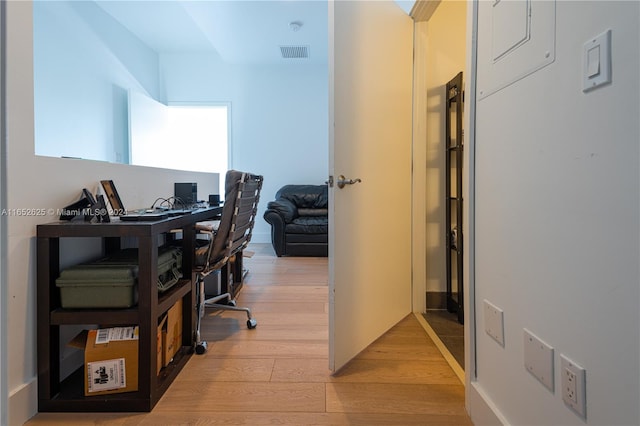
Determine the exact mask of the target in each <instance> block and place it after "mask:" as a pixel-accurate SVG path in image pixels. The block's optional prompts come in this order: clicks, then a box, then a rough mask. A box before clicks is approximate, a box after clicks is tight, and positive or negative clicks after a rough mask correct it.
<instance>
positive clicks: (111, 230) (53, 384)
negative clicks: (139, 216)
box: [37, 207, 222, 412]
mask: <svg viewBox="0 0 640 426" xmlns="http://www.w3.org/2000/svg"><path fill="white" fill-rule="evenodd" d="M221 212H222V208H221V207H215V208H207V209H201V210H197V211H195V212H193V213H192V214H187V215H182V216H176V217H172V218H168V219H164V220H159V221H157V222H120V221H117V220H115V221H112V222H111V223H89V222H55V223H50V224H44V225H38V228H37V262H38V265H37V269H38V272H37V288H38V296H37V310H38V312H37V322H38V326H37V327H38V330H37V336H38V410H39V411H77V412H114V411H117V412H123V411H151V409H152V408H153V407H154V406H155V404H156V403H157V402H158V400H159V399H160V397H162V395H163V394H164V392H165V391H166V390H167V389H168V387H169V385H170V384H171V382H172V381H173V380H174V379H175V378H176V376H177V375H178V373H179V372H180V370H181V369H182V368H183V367H184V365H185V364H186V363H187V361H188V359H189V357H190V356H191V354H192V353H193V330H194V329H195V320H196V318H195V315H194V313H193V309H190V307H193V306H195V302H196V300H195V298H196V295H195V280H194V278H195V277H194V275H193V274H192V273H188V272H186V271H191V270H192V269H193V252H194V247H193V244H194V239H195V232H194V226H193V225H194V223H195V222H198V221H202V220H207V219H211V218H214V217H216V216H218V215H219V214H220V213H221ZM175 229H181V230H182V233H183V239H182V241H183V257H182V270H183V275H184V279H182V280H180V281H179V282H178V283H177V284H175V285H174V286H173V287H172V288H171V289H169V290H167V291H166V292H164V293H162V294H159V292H158V290H157V284H156V282H157V277H158V272H157V256H158V253H157V246H158V240H159V237H160V236H161V235H163V234H167V233H169V232H170V231H171V230H175ZM90 237H94V238H95V237H98V238H101V239H102V241H103V246H104V249H105V252H109V251H112V250H116V249H118V248H120V239H121V238H123V237H135V238H136V239H137V242H138V282H137V286H138V304H137V305H136V306H135V307H133V308H128V309H63V308H62V307H61V306H60V294H59V292H58V289H57V288H56V286H55V280H56V278H57V277H58V276H59V274H60V239H62V238H90ZM178 300H182V303H183V309H182V316H183V317H182V324H183V329H182V348H181V349H180V350H179V351H178V354H176V356H174V358H173V361H172V362H171V364H169V365H168V366H167V367H164V368H163V369H162V370H161V371H160V374H156V372H157V370H156V367H157V358H156V354H157V352H156V350H157V339H156V332H157V324H158V319H159V318H160V316H161V315H162V314H164V313H165V312H166V311H167V310H169V308H170V307H171V306H173V304H174V303H176V302H177V301H178ZM85 324H100V325H101V326H128V325H137V326H139V341H138V390H137V391H135V392H127V393H120V394H113V395H100V396H88V397H87V396H84V372H83V371H84V370H83V367H80V368H78V369H77V370H76V371H75V372H73V373H72V374H71V375H69V376H68V377H66V378H64V379H63V380H61V377H60V376H61V375H60V370H61V365H60V362H61V360H60V349H61V348H60V345H61V344H60V328H61V327H64V326H69V325H85Z"/></svg>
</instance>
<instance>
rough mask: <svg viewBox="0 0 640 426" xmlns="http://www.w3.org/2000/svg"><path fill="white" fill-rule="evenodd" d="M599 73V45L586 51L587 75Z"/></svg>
mask: <svg viewBox="0 0 640 426" xmlns="http://www.w3.org/2000/svg"><path fill="white" fill-rule="evenodd" d="M598 74H600V46H595V47H593V48H591V49H590V50H589V52H588V53H587V77H589V78H593V77H595V76H596V75H598Z"/></svg>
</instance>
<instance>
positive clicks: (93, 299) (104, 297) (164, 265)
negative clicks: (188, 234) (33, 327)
mask: <svg viewBox="0 0 640 426" xmlns="http://www.w3.org/2000/svg"><path fill="white" fill-rule="evenodd" d="M181 271H182V250H181V249H180V248H178V247H171V246H162V247H159V248H158V278H157V287H158V291H160V292H164V291H167V290H168V289H170V288H171V287H172V286H174V285H175V284H176V283H177V282H178V280H179V279H180V278H181V277H182V272H181ZM137 278H138V249H135V248H127V249H122V250H118V251H116V252H115V253H113V254H111V255H109V256H107V257H105V258H102V259H100V260H97V261H95V262H91V263H85V264H81V265H75V266H71V267H69V268H67V269H65V270H63V271H62V272H61V273H60V277H59V278H58V279H56V287H58V288H59V289H60V305H61V307H62V308H65V309H77V308H130V307H132V306H135V305H136V304H137V303H138V289H137V286H136V284H137Z"/></svg>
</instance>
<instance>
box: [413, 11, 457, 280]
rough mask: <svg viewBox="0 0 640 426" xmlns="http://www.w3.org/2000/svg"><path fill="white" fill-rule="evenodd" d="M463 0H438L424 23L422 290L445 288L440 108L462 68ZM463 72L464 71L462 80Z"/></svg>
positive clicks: (442, 117)
mask: <svg viewBox="0 0 640 426" xmlns="http://www.w3.org/2000/svg"><path fill="white" fill-rule="evenodd" d="M466 10H467V4H466V2H463V1H458V0H447V1H442V2H441V3H440V4H439V5H438V8H437V9H436V11H435V12H434V14H433V15H432V16H431V18H430V19H429V21H428V22H427V24H426V46H425V47H424V49H425V52H426V58H425V61H426V70H425V75H426V86H427V87H426V117H427V124H426V139H425V141H424V143H425V145H426V148H425V149H426V159H425V164H426V180H427V187H426V191H425V193H424V194H423V196H424V197H425V199H426V236H427V237H426V250H427V253H426V259H427V267H426V269H427V272H426V274H427V292H445V291H446V283H447V276H446V257H445V256H446V251H445V250H446V245H445V230H444V227H443V226H444V223H445V208H446V205H445V204H444V199H445V169H444V164H445V156H444V155H445V151H444V144H445V112H446V101H447V99H446V93H445V92H446V84H447V82H448V81H449V80H451V79H452V78H453V77H455V76H456V74H458V73H459V72H460V71H464V68H465V58H466V13H467V12H466ZM467 77H468V76H467V75H463V78H464V79H466V78H467Z"/></svg>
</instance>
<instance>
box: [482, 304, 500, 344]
mask: <svg viewBox="0 0 640 426" xmlns="http://www.w3.org/2000/svg"><path fill="white" fill-rule="evenodd" d="M484 331H486V332H487V334H488V335H489V336H491V337H492V338H493V339H494V340H495V341H496V342H498V343H499V344H500V345H501V346H503V347H504V312H503V311H502V309H500V308H498V307H497V306H495V305H493V304H492V303H490V302H489V301H487V300H484Z"/></svg>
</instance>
